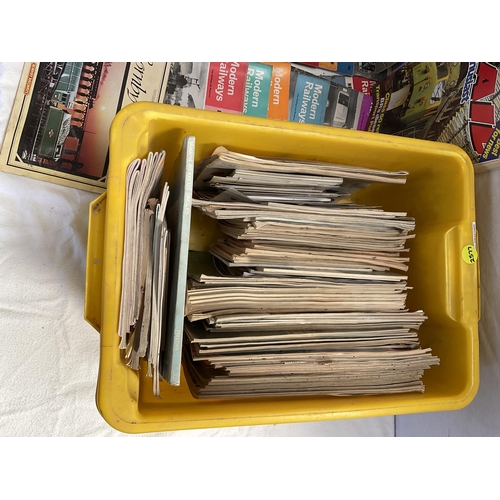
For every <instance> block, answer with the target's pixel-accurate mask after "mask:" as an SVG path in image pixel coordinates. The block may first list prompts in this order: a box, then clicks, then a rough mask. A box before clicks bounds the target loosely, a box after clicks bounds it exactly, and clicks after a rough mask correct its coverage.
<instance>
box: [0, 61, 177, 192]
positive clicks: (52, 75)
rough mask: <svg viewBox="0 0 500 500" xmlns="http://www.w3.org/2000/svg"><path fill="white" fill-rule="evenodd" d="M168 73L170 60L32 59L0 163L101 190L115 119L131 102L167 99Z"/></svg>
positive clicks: (17, 170)
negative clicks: (76, 60)
mask: <svg viewBox="0 0 500 500" xmlns="http://www.w3.org/2000/svg"><path fill="white" fill-rule="evenodd" d="M167 75H168V63H144V62H136V63H112V62H40V63H26V64H25V65H24V68H23V73H22V75H21V80H20V84H19V89H18V92H17V94H16V99H15V102H14V106H13V110H12V114H11V117H10V120H9V124H8V127H7V131H6V134H5V139H4V142H3V146H2V151H1V156H0V168H1V169H2V170H5V171H7V172H11V173H16V174H20V175H25V176H29V177H34V178H38V179H42V180H47V181H50V182H55V183H59V184H64V185H68V186H72V187H77V188H79V189H84V190H87V191H93V192H96V193H100V192H102V191H103V190H104V189H105V187H106V173H107V167H108V145H109V127H110V125H111V122H112V120H113V118H114V116H115V115H116V113H117V112H118V111H119V110H120V109H122V108H123V107H124V106H126V105H128V104H130V103H133V102H137V101H154V102H161V101H162V100H163V97H164V93H165V90H166V85H167Z"/></svg>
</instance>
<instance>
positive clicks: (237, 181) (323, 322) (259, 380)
mask: <svg viewBox="0 0 500 500" xmlns="http://www.w3.org/2000/svg"><path fill="white" fill-rule="evenodd" d="M406 177H407V173H406V172H389V171H379V170H372V169H368V168H361V167H350V166H343V165H333V164H325V163H319V162H307V161H295V160H291V159H276V158H274V159H265V158H257V157H253V156H248V155H243V154H239V153H234V152H231V151H228V150H226V149H225V148H217V149H216V150H215V152H214V154H213V155H211V156H210V157H208V158H206V159H205V160H203V161H202V162H201V163H200V164H199V165H197V167H196V168H195V172H194V190H195V194H194V197H193V206H194V207H195V208H196V209H198V210H200V211H202V212H203V213H205V214H206V215H207V216H208V217H211V218H214V219H217V223H218V226H219V229H220V230H221V231H222V233H224V235H225V238H224V239H223V240H220V241H217V242H214V243H213V244H212V246H211V248H210V253H209V254H208V253H200V252H190V255H189V269H188V283H187V294H186V304H185V316H186V319H185V325H184V366H185V368H186V377H187V380H188V383H189V386H190V389H191V391H192V393H193V395H194V396H196V397H200V398H220V397H249V396H280V395H283V396H286V395H288V396H290V395H339V396H341V395H342V396H348V395H361V394H388V393H399V392H410V391H411V392H413V391H417V392H423V391H424V385H423V383H422V380H421V379H422V375H423V373H424V370H425V369H428V368H430V367H431V366H433V365H436V364H438V363H439V359H438V358H437V357H436V356H433V355H432V354H431V352H430V349H422V348H420V344H419V339H418V329H419V327H420V326H421V324H422V323H423V322H424V320H425V319H426V317H425V315H424V313H423V311H409V310H407V309H406V296H407V292H408V289H409V288H408V286H407V275H406V274H405V273H406V272H407V270H408V265H409V254H408V249H407V247H406V242H407V241H408V240H409V239H410V238H413V237H414V236H415V234H414V232H413V231H414V230H415V220H414V219H413V218H411V217H408V216H407V214H406V213H402V212H388V211H385V210H382V209H381V208H377V207H368V206H362V205H358V204H355V203H353V202H352V201H351V195H352V194H353V193H354V192H355V191H357V190H359V189H361V188H365V187H367V186H368V185H369V184H371V183H392V184H403V183H405V182H406Z"/></svg>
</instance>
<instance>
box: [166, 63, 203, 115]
mask: <svg viewBox="0 0 500 500" xmlns="http://www.w3.org/2000/svg"><path fill="white" fill-rule="evenodd" d="M208 66H209V63H208V62H173V63H171V64H170V71H169V74H168V85H167V91H166V93H165V96H164V99H163V103H164V104H172V105H174V106H184V107H187V108H196V109H205V94H206V88H207V77H208Z"/></svg>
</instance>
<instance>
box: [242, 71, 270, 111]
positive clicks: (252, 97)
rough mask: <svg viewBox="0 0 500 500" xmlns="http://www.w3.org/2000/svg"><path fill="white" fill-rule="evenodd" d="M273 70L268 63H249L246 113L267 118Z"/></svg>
mask: <svg viewBox="0 0 500 500" xmlns="http://www.w3.org/2000/svg"><path fill="white" fill-rule="evenodd" d="M272 72H273V68H272V67H271V66H269V65H267V64H260V63H255V62H251V63H249V64H248V72H247V78H246V84H245V94H244V99H243V114H244V115H249V116H259V117H261V118H267V108H268V104H269V93H270V90H271V76H272Z"/></svg>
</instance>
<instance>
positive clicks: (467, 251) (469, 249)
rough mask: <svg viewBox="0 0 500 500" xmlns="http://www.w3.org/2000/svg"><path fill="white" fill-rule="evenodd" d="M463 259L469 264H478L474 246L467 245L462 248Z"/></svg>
mask: <svg viewBox="0 0 500 500" xmlns="http://www.w3.org/2000/svg"><path fill="white" fill-rule="evenodd" d="M462 259H464V261H465V262H467V264H475V263H476V262H477V250H475V249H474V245H465V246H464V247H463V248H462Z"/></svg>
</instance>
